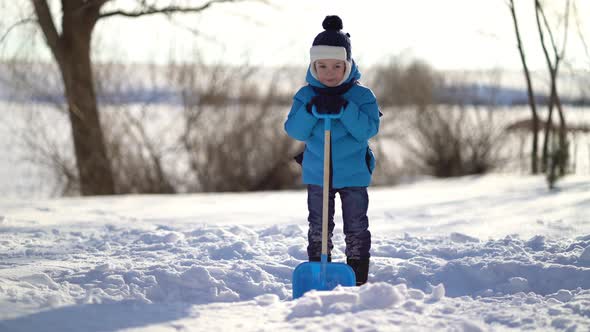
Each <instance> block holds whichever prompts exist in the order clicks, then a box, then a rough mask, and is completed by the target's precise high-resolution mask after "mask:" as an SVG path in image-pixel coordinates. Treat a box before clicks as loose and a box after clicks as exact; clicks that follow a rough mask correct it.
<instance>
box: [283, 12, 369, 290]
mask: <svg viewBox="0 0 590 332" xmlns="http://www.w3.org/2000/svg"><path fill="white" fill-rule="evenodd" d="M322 26H323V28H324V29H325V31H323V32H321V33H320V34H318V35H317V36H316V37H315V39H314V41H313V44H312V47H311V50H310V58H311V61H310V65H309V68H308V71H307V77H306V80H307V83H309V84H308V85H306V86H304V87H302V88H301V89H300V90H299V91H298V92H297V93H296V94H295V97H294V98H293V99H294V100H293V105H292V107H291V111H290V112H289V115H288V117H287V120H286V122H285V131H286V132H287V134H288V135H289V136H291V137H292V138H294V139H296V140H299V141H303V142H305V143H306V146H305V151H304V152H303V155H302V156H300V158H302V160H301V159H300V160H301V161H302V166H303V183H305V184H307V205H308V210H309V216H308V221H309V231H308V247H307V254H308V256H309V260H310V261H320V253H321V241H322V240H321V234H322V186H323V158H324V156H323V144H324V124H323V121H324V120H319V119H318V118H316V117H315V116H314V115H313V113H312V107H313V106H315V108H316V110H317V112H318V113H330V114H335V113H339V112H343V113H342V117H341V118H340V119H337V120H332V128H331V135H332V138H331V143H332V146H331V148H332V149H331V151H332V153H331V156H330V157H331V159H330V165H331V170H330V192H329V205H328V206H329V210H328V211H329V213H328V215H329V224H328V229H329V231H328V251H329V252H328V259H329V260H330V258H331V257H330V254H329V253H330V252H331V250H332V249H333V247H334V246H333V244H332V233H333V230H334V198H335V196H336V193H338V194H339V195H340V199H341V201H342V217H343V219H344V227H343V228H344V234H345V242H346V251H345V254H346V262H347V264H348V265H350V266H351V267H352V269H353V270H354V272H355V274H356V280H357V285H358V286H360V285H362V284H364V283H366V282H367V277H368V273H369V257H370V253H369V250H370V249H371V233H370V232H369V219H368V217H367V210H368V207H369V197H368V194H367V187H368V186H369V184H370V183H371V174H372V172H373V169H374V168H375V158H374V156H373V153H372V152H371V149H370V148H369V145H368V140H369V138H371V137H373V136H375V135H376V134H377V132H378V130H379V117H380V112H379V107H378V105H377V101H376V99H375V95H374V94H373V92H372V91H371V90H370V89H368V88H366V87H363V86H361V85H360V84H359V83H358V79H359V78H360V77H361V74H360V72H359V71H358V68H357V67H356V64H355V62H354V60H353V59H352V57H351V47H350V38H349V37H350V35H349V34H348V33H346V34H344V33H342V32H341V30H342V20H341V19H340V18H339V17H338V16H327V17H326V18H325V19H324V21H323V23H322Z"/></svg>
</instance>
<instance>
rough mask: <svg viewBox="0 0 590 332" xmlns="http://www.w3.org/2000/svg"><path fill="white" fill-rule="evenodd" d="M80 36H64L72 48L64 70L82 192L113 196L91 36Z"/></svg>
mask: <svg viewBox="0 0 590 332" xmlns="http://www.w3.org/2000/svg"><path fill="white" fill-rule="evenodd" d="M80 35H82V33H78V34H76V35H75V36H72V37H68V36H67V34H65V35H64V37H65V38H64V41H65V42H66V43H67V44H69V45H70V48H69V49H68V50H67V52H66V53H65V54H64V58H65V59H64V60H65V61H64V63H63V65H62V66H63V67H62V68H61V72H62V75H63V80H64V85H65V92H66V97H67V100H68V109H69V115H70V123H71V126H72V135H73V140H74V149H75V153H76V160H77V165H78V172H79V176H80V192H81V194H82V195H109V194H114V193H115V189H114V181H113V175H112V170H111V165H110V161H109V159H108V157H107V153H106V147H105V144H104V138H103V133H102V127H101V125H100V118H99V114H98V107H97V103H96V94H95V92H94V81H93V75H92V66H91V63H90V53H89V44H90V36H88V37H87V36H80ZM69 39H71V40H69Z"/></svg>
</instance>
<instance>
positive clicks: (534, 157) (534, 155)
mask: <svg viewBox="0 0 590 332" xmlns="http://www.w3.org/2000/svg"><path fill="white" fill-rule="evenodd" d="M507 4H508V7H509V8H510V13H511V15H512V21H513V23H514V32H515V34H516V41H517V43H518V52H519V53H520V61H521V62H522V68H523V73H524V76H525V80H526V85H527V94H528V101H529V106H530V108H531V115H532V120H533V128H532V130H533V146H532V150H531V173H533V174H537V173H538V172H539V167H538V146H539V116H538V114H537V106H536V103H535V94H534V90H533V83H532V81H531V74H530V71H529V67H528V65H527V62H526V56H525V52H524V46H523V44H522V39H521V36H520V29H519V27H518V19H517V17H516V10H515V8H514V0H509V1H508V3H507Z"/></svg>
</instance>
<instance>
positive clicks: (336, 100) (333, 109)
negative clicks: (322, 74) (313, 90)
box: [307, 95, 348, 114]
mask: <svg viewBox="0 0 590 332" xmlns="http://www.w3.org/2000/svg"><path fill="white" fill-rule="evenodd" d="M313 105H315V107H316V110H317V112H318V113H320V114H338V113H340V111H341V110H342V108H343V107H346V106H347V105H348V101H347V100H346V99H344V98H342V96H340V95H317V96H314V97H313V98H311V100H310V101H309V103H308V104H307V111H308V112H309V113H311V108H312V106H313Z"/></svg>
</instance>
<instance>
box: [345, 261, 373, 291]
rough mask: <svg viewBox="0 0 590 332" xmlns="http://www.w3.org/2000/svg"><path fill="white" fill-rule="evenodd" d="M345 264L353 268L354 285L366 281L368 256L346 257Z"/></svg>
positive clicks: (359, 284)
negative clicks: (359, 257) (358, 257)
mask: <svg viewBox="0 0 590 332" xmlns="http://www.w3.org/2000/svg"><path fill="white" fill-rule="evenodd" d="M346 264H348V265H350V267H352V269H353V270H354V274H355V275H356V285H357V286H361V285H363V284H365V283H366V282H367V279H368V278H369V259H368V258H361V259H354V258H347V259H346Z"/></svg>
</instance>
